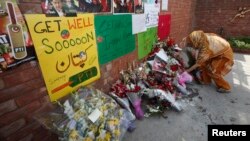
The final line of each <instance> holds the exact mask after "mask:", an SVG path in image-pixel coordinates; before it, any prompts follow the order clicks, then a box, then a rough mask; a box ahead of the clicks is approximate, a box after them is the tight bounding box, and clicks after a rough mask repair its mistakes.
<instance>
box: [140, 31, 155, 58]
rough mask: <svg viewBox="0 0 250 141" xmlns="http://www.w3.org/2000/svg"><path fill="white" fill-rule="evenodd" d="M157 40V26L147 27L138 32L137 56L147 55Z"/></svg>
mask: <svg viewBox="0 0 250 141" xmlns="http://www.w3.org/2000/svg"><path fill="white" fill-rule="evenodd" d="M156 41H157V27H152V28H148V29H147V31H145V32H142V33H139V34H138V58H139V59H142V58H143V57H145V56H147V55H148V54H149V53H150V52H151V50H152V47H153V44H154V43H155V42H156Z"/></svg>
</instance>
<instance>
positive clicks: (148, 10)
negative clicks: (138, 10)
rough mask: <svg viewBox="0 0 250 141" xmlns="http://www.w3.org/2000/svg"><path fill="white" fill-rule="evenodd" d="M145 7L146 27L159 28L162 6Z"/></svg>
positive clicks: (146, 5) (150, 5)
mask: <svg viewBox="0 0 250 141" xmlns="http://www.w3.org/2000/svg"><path fill="white" fill-rule="evenodd" d="M144 6H145V12H144V13H145V16H146V26H147V27H155V26H158V20H159V16H158V14H159V12H160V4H159V3H158V4H147V3H145V4H144Z"/></svg>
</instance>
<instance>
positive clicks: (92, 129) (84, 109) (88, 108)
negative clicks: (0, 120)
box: [37, 88, 134, 141]
mask: <svg viewBox="0 0 250 141" xmlns="http://www.w3.org/2000/svg"><path fill="white" fill-rule="evenodd" d="M60 105H61V108H59V109H56V110H53V111H52V112H49V113H43V114H40V115H39V116H37V120H38V121H39V122H40V123H41V124H43V125H44V126H45V127H46V128H47V129H49V130H51V131H54V132H55V133H56V134H58V136H59V139H60V140H62V141H78V140H79V141H83V140H88V141H92V140H98V141H118V140H121V139H122V137H123V136H124V134H125V132H126V131H127V129H128V128H129V126H131V123H133V120H134V119H133V117H131V113H130V112H129V111H128V110H126V109H122V108H121V107H120V106H119V105H118V104H117V103H116V102H115V101H114V100H113V99H112V98H111V97H109V96H107V95H105V94H104V93H102V92H100V91H99V90H96V89H93V88H79V89H78V90H77V91H76V92H73V94H72V96H71V97H70V98H68V99H67V100H66V101H65V102H64V103H63V104H60Z"/></svg>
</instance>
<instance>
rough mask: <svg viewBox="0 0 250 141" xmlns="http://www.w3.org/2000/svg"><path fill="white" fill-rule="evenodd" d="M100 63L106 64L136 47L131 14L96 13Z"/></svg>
mask: <svg viewBox="0 0 250 141" xmlns="http://www.w3.org/2000/svg"><path fill="white" fill-rule="evenodd" d="M95 29H96V38H97V46H98V56H99V63H100V64H105V63H108V62H110V61H112V60H114V59H116V58H119V57H121V56H123V55H125V54H128V53H130V52H132V51H133V50H134V49H135V35H133V34H132V16H131V15H106V16H104V15H96V16H95Z"/></svg>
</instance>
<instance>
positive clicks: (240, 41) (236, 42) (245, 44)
mask: <svg viewBox="0 0 250 141" xmlns="http://www.w3.org/2000/svg"><path fill="white" fill-rule="evenodd" d="M228 42H229V43H230V45H231V46H232V47H234V48H241V49H250V37H237V38H229V39H228Z"/></svg>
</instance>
